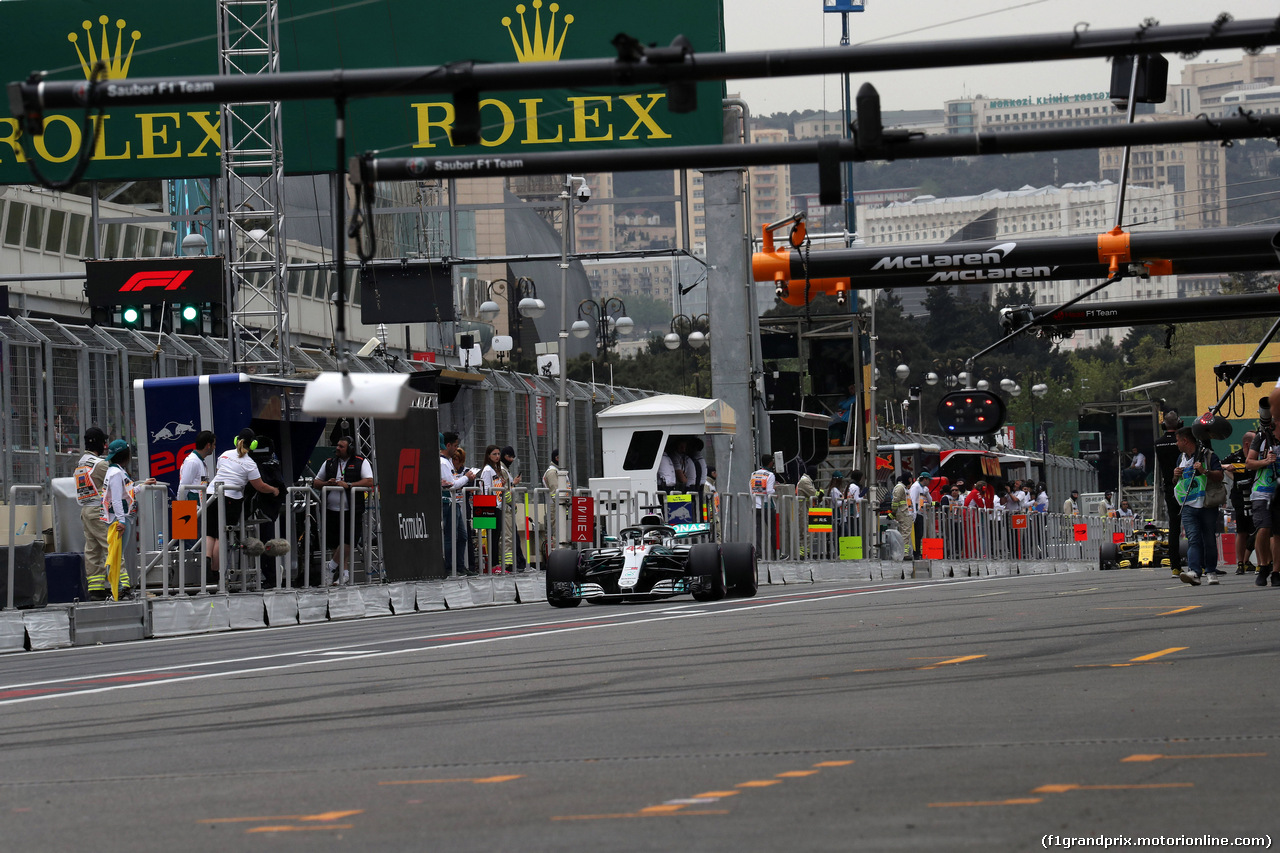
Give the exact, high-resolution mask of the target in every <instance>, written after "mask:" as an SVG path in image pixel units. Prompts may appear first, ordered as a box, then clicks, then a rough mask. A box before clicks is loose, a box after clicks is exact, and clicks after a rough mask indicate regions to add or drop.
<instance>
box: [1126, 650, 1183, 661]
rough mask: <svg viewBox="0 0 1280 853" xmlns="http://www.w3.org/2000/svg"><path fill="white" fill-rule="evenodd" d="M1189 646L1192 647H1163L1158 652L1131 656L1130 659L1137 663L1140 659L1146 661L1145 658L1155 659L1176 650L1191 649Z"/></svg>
mask: <svg viewBox="0 0 1280 853" xmlns="http://www.w3.org/2000/svg"><path fill="white" fill-rule="evenodd" d="M1189 648H1190V646H1174V647H1173V648H1171V649H1161V650H1160V651H1158V652H1152V653H1151V654H1149V655H1141V656H1139V657H1136V658H1129V660H1130V661H1131V662H1135V663H1136V662H1138V661H1144V660H1155V659H1156V658H1158V657H1162V656H1164V655H1168V654H1173V653H1174V652H1183V651H1186V650H1187V649H1189Z"/></svg>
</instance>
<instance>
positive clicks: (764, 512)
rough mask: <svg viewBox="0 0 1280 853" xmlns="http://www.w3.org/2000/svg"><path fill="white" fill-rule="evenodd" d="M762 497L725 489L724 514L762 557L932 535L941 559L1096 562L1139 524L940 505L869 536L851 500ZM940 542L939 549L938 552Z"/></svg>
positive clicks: (727, 526)
mask: <svg viewBox="0 0 1280 853" xmlns="http://www.w3.org/2000/svg"><path fill="white" fill-rule="evenodd" d="M758 502H759V504H760V506H759V507H757V506H756V504H757V497H756V496H754V495H750V494H735V495H722V496H721V497H720V517H721V520H722V523H723V535H722V538H723V541H726V542H729V541H743V542H746V541H749V542H752V543H754V544H755V546H756V550H757V552H758V553H759V554H760V559H762V560H777V561H799V560H839V559H905V558H907V557H909V556H910V555H913V554H914V555H916V556H917V557H920V556H921V555H922V554H923V551H924V549H923V547H922V545H923V543H922V540H924V539H929V540H937V541H935V542H931V543H929V545H930V546H931V548H930V553H931V554H934V558H936V559H945V560H963V559H986V560H1028V561H1031V560H1085V561H1097V560H1098V557H1099V553H1098V548H1099V546H1100V545H1102V544H1103V543H1107V542H1111V541H1113V536H1114V534H1116V533H1123V534H1125V535H1126V536H1127V535H1128V534H1129V533H1130V532H1132V531H1133V519H1129V518H1104V517H1099V516H1064V515H1058V514H1054V513H1026V514H1017V515H1015V514H1007V513H998V512H993V511H992V510H988V509H982V508H976V507H955V508H952V507H939V506H935V507H929V508H927V509H926V510H925V511H924V512H923V513H921V514H919V516H918V517H917V518H913V519H912V520H911V523H910V525H909V526H908V527H907V529H906V531H905V533H906V535H905V536H903V537H901V538H900V535H901V534H900V532H899V531H898V526H897V524H896V521H895V520H894V519H893V518H879V519H877V520H876V522H875V526H874V528H873V529H872V530H871V531H870V532H871V535H870V537H868V536H864V535H863V528H864V525H865V522H864V521H863V520H861V519H860V518H859V517H858V515H857V514H856V513H853V512H851V511H849V510H850V508H849V507H848V506H847V505H842V506H840V507H828V506H827V505H826V504H825V503H824V502H822V501H819V500H815V499H811V498H804V497H797V496H795V495H776V496H774V497H772V498H762V499H759V501H758ZM828 509H829V510H830V514H829V515H828V514H826V513H825V512H819V513H815V514H813V515H812V516H811V515H810V510H828ZM1015 518H1017V519H1018V520H1017V521H1015ZM1015 523H1016V524H1019V525H1024V524H1025V526H1016V527H1015ZM828 526H829V528H830V529H829V530H828V529H824V528H826V527H828ZM890 531H893V532H890ZM854 539H856V540H858V541H851V540H854ZM841 540H844V541H843V542H842V541H841ZM842 545H843V546H844V547H843V549H842ZM935 547H937V548H939V549H940V550H938V551H937V552H934V551H933V548H935Z"/></svg>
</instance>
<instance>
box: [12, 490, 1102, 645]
mask: <svg viewBox="0 0 1280 853" xmlns="http://www.w3.org/2000/svg"><path fill="white" fill-rule="evenodd" d="M295 488H296V492H295V489H291V490H290V492H291V495H290V497H291V500H292V503H293V505H294V506H300V507H301V508H302V509H303V512H302V515H303V521H302V524H300V525H298V526H296V527H295V526H294V525H292V524H290V523H288V522H287V520H286V522H285V524H284V525H283V526H284V527H285V528H286V533H285V535H286V537H287V538H288V539H289V540H290V541H292V542H298V541H299V540H301V541H303V542H308V541H310V537H309V535H308V531H307V527H306V525H307V521H306V519H309V518H312V517H313V512H312V511H313V510H314V509H317V508H318V507H316V506H315V505H316V504H318V503H319V495H318V494H316V493H314V492H311V491H310V490H308V489H305V488H301V487H295ZM464 492H465V494H463V495H462V496H461V498H459V500H461V499H463V498H467V499H469V496H472V495H475V494H480V493H483V490H481V489H478V488H473V489H470V490H464ZM589 494H590V493H589V492H586V491H577V492H574V493H573V494H570V493H567V492H565V493H561V494H558V495H553V494H551V493H549V492H548V491H547V490H546V489H526V488H516V489H514V490H513V492H512V496H511V502H510V506H511V507H512V509H513V514H514V516H515V518H516V519H517V523H516V524H515V525H513V526H514V528H515V533H516V535H515V536H514V537H513V543H518V544H519V545H520V546H521V547H524V548H525V549H526V552H525V553H526V558H527V563H526V571H525V572H524V573H514V574H506V573H501V574H481V573H479V572H480V569H481V568H482V564H481V563H480V562H479V557H480V556H483V555H486V554H492V553H494V551H493V550H492V549H493V548H495V547H498V548H501V542H502V540H501V537H500V535H499V534H498V533H497V532H495V531H496V528H492V529H490V528H480V529H479V530H476V531H475V532H476V533H478V534H480V535H479V536H478V537H476V540H477V541H471V542H469V543H468V548H473V547H474V548H475V549H476V551H475V552H474V553H475V555H476V558H477V562H476V563H475V568H476V570H477V574H475V575H469V574H467V570H468V568H469V567H471V566H472V563H471V562H470V559H471V556H470V553H468V554H467V555H466V556H465V557H464V558H463V562H462V563H461V571H459V565H458V564H454V565H452V566H451V567H450V569H451V574H450V576H449V577H447V578H445V579H443V580H430V581H407V582H390V583H387V582H383V581H381V580H379V579H378V578H377V577H374V579H373V580H372V581H371V582H369V581H366V582H363V583H360V582H356V581H355V580H353V579H350V578H349V579H348V580H347V581H346V582H344V583H339V584H337V585H334V586H327V587H310V586H301V587H290V586H289V583H290V578H291V576H292V578H297V579H301V580H302V582H303V583H307V582H308V581H310V580H311V578H309V577H308V575H307V567H308V566H310V565H313V564H314V563H315V562H317V561H318V560H319V559H320V557H321V554H320V553H319V551H318V549H314V548H311V547H304V548H302V549H300V551H294V552H291V555H290V557H289V558H288V559H282V560H281V561H280V562H281V564H282V565H281V569H282V571H281V572H280V577H279V580H280V581H281V583H280V585H279V587H278V588H276V589H269V590H262V589H259V590H249V591H243V592H236V591H228V590H227V587H226V585H225V580H224V581H223V583H221V584H219V586H220V588H219V589H217V590H216V591H212V592H210V591H202V592H197V594H195V595H191V594H189V593H188V592H187V591H186V587H187V585H186V584H184V583H183V582H182V581H181V580H179V581H178V582H177V583H174V584H169V583H166V581H167V580H168V579H169V578H170V572H169V571H164V570H161V571H159V572H148V580H149V581H150V582H151V583H150V584H149V586H148V587H147V590H146V597H145V598H139V599H138V600H134V601H121V602H76V603H73V604H66V605H50V606H47V607H43V608H34V609H26V610H15V609H13V608H12V607H10V608H6V609H5V610H3V611H0V652H8V651H21V650H42V649H56V648H65V647H69V646H79V645H94V644H98V643H107V642H119V641H124V640H135V639H143V638H147V637H174V636H182V635H188V634H203V633H213V632H221V631H238V630H250V629H262V628H271V627H278V626H281V625H298V624H309V623H317V622H325V621H338V620H349V619H365V618H374V617H380V616H397V615H404V614H408V613H413V612H418V613H429V612H438V611H445V610H460V609H467V608H472V607H489V606H499V605H510V604H529V603H537V602H544V601H545V600H546V582H545V576H544V575H543V574H542V573H541V568H542V559H541V556H540V555H542V554H543V553H545V549H547V548H551V547H553V546H554V545H555V544H556V540H557V539H558V538H559V533H564V534H565V535H566V536H567V535H568V534H569V525H568V523H567V519H568V506H569V503H570V499H571V497H575V496H578V497H581V496H587V495H589ZM16 497H17V493H15V494H14V495H12V496H11V503H12V502H13V498H16ZM593 497H594V498H595V506H596V512H597V531H596V532H597V539H599V538H601V537H602V536H603V535H605V533H606V532H608V533H615V532H617V530H620V529H621V528H622V527H625V526H627V525H630V524H637V523H639V521H640V519H641V517H643V516H644V515H647V514H650V513H652V512H653V511H654V509H655V507H659V506H660V504H661V495H659V494H653V493H645V492H637V493H634V494H631V493H626V492H620V493H618V494H610V493H607V492H601V493H597V494H595V495H593ZM162 498H163V496H162V495H158V494H157V495H156V496H155V500H156V502H157V505H158V506H160V507H162V508H163V509H164V511H166V512H167V503H166V502H165V501H164V500H163V499H162ZM526 500H527V504H526ZM762 504H763V505H762V506H761V508H760V509H758V510H757V509H756V507H755V500H754V497H753V496H751V495H721V496H719V499H718V500H716V501H714V502H709V504H708V506H709V515H710V518H709V520H710V521H711V522H712V527H713V530H714V531H715V534H716V538H717V539H719V540H720V541H725V542H731V541H748V542H749V541H758V543H759V545H758V548H759V552H760V554H761V555H762V559H761V561H760V563H759V567H758V572H757V576H758V581H759V583H760V584H772V585H780V584H812V583H819V582H829V581H853V582H876V581H903V580H922V581H923V580H932V579H942V578H962V577H993V576H995V577H998V576H1009V575H1022V574H1046V573H1055V572H1077V571H1088V570H1096V569H1097V568H1098V562H1099V561H1098V545H1099V544H1100V543H1101V542H1103V541H1110V536H1111V534H1112V533H1113V532H1115V531H1116V530H1118V529H1121V528H1123V527H1124V525H1123V524H1122V523H1121V520H1117V519H1102V518H1080V517H1070V518H1067V517H1061V516H1056V517H1055V516H1042V517H1041V519H1039V520H1037V521H1035V522H1034V523H1035V525H1036V526H1030V525H1029V526H1028V527H1027V528H1023V529H1017V530H1015V529H1014V528H1012V526H1011V524H1012V522H1011V520H1010V519H1008V518H1004V517H999V516H996V515H994V514H990V513H989V512H988V514H987V515H985V516H984V515H983V513H984V512H987V511H984V510H972V509H971V510H968V511H964V512H961V511H955V512H952V513H949V514H948V513H946V512H926V513H924V514H923V517H922V521H921V524H922V526H923V528H924V529H925V531H926V532H928V533H935V532H936V533H938V534H939V536H937V537H932V536H931V537H929V538H940V539H942V540H943V542H942V549H943V557H942V558H941V559H930V560H926V559H919V560H904V559H902V558H898V557H888V558H881V557H880V556H879V554H878V553H877V547H878V548H879V549H881V550H883V548H886V547H887V548H889V549H893V548H896V547H901V543H900V540H896V541H895V540H894V538H893V536H889V535H887V534H886V536H885V537H884V538H885V539H887V540H888V541H887V542H882V543H880V544H879V545H878V546H877V543H871V544H872V546H873V547H869V548H864V549H863V553H862V555H861V558H852V557H850V550H849V549H848V548H847V547H845V549H844V553H845V555H846V557H850V558H847V559H839V557H840V554H841V547H840V542H839V539H840V537H841V535H844V536H850V535H853V534H854V533H856V532H857V530H858V527H857V522H856V520H854V519H846V518H841V517H840V516H836V517H835V518H834V520H833V521H832V522H831V523H832V530H831V531H830V532H826V531H822V530H818V531H811V530H810V529H809V528H810V521H811V517H810V515H809V512H808V510H809V509H811V508H812V507H813V505H812V503H811V502H809V501H807V500H806V499H804V498H793V497H784V498H782V499H778V500H775V501H772V502H766V501H762ZM526 505H527V507H528V508H527V509H526ZM144 506H145V503H144ZM462 506H464V505H462V504H460V503H459V505H458V507H457V508H461V507H462ZM465 506H468V507H469V506H470V503H468V504H466V505H465ZM157 511H158V510H157ZM471 511H472V512H473V513H474V509H472V510H471ZM446 512H448V510H446ZM457 515H458V516H459V517H460V518H465V517H466V516H465V515H462V513H461V512H459V513H457ZM366 516H367V513H366ZM817 519H818V525H817V526H818V527H819V528H821V527H822V526H823V521H824V516H823V515H821V514H820V515H818V516H817ZM157 521H159V520H158V519H157ZM353 521H354V519H352V518H351V517H350V516H344V517H343V519H342V523H343V525H344V528H345V532H346V533H347V534H348V535H349V534H350V532H351V530H352V528H351V527H350V526H349V525H350V524H351V523H352V522H353ZM445 522H446V525H447V516H446V518H445ZM1077 524H1083V525H1084V528H1083V532H1084V534H1085V539H1084V540H1077V539H1076V537H1077V535H1079V533H1078V528H1077V527H1076V525H1077ZM156 526H157V527H159V528H160V529H161V533H160V535H162V536H163V535H165V534H166V533H167V532H168V529H167V527H165V526H164V524H163V522H160V523H158V524H157V525H156ZM953 530H954V532H953ZM1068 531H1069V532H1070V533H1069V539H1068V538H1067V537H1068ZM205 532H207V531H206V530H204V529H201V531H200V533H201V534H204V533H205ZM446 532H448V531H447V530H446ZM970 534H972V535H970ZM756 536H758V537H759V540H755V539H754V537H756ZM984 536H985V538H984ZM316 538H317V539H319V537H318V536H317V537H316ZM137 539H138V542H137V545H138V550H137V552H136V553H135V554H133V557H134V559H135V560H137V561H139V562H140V563H141V564H142V565H143V566H145V567H147V568H149V569H152V570H154V569H156V568H159V567H161V566H164V564H165V557H166V554H167V556H168V557H169V558H170V559H172V560H173V562H174V563H177V564H178V565H179V566H181V565H184V559H183V557H182V556H180V553H181V550H182V548H183V547H184V546H175V543H173V542H172V541H169V542H166V543H165V546H166V547H164V548H162V549H159V552H157V551H155V550H149V549H147V548H146V547H145V544H144V543H142V542H141V541H140V540H141V537H137ZM365 541H366V542H367V541H368V540H367V538H366V540H365ZM984 543H985V546H986V550H982V548H983V545H984ZM590 544H592V543H578V544H570V545H569V547H587V546H588V545H590ZM844 544H845V545H846V546H847V545H848V543H847V542H846V543H844ZM780 546H781V547H780ZM486 548H487V549H489V550H488V551H486V550H484V549H486ZM787 549H789V552H788V550H787ZM366 559H367V558H366ZM251 565H252V564H251ZM286 566H287V567H288V571H285V570H283V569H284V568H285V567H286ZM176 568H177V567H176V566H175V569H176ZM253 569H254V571H253V574H257V573H258V567H257V566H256V565H254V566H253ZM153 573H154V575H155V577H152V574H153ZM174 573H175V574H177V572H174ZM10 588H12V584H10ZM203 589H208V588H203Z"/></svg>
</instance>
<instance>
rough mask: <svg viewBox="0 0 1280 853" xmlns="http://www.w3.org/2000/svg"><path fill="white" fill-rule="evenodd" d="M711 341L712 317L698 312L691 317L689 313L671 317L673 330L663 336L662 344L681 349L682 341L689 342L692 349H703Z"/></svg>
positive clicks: (669, 347) (672, 348) (671, 348)
mask: <svg viewBox="0 0 1280 853" xmlns="http://www.w3.org/2000/svg"><path fill="white" fill-rule="evenodd" d="M710 341H711V318H710V317H708V316H707V315H706V314H698V315H696V316H694V317H690V316H689V315H687V314H677V315H676V316H674V317H672V318H671V331H670V332H668V333H667V334H666V335H665V336H663V338H662V344H663V346H665V347H666V348H667V349H670V350H674V349H679V348H680V345H681V344H682V343H685V342H687V343H688V344H689V347H690V349H695V350H696V349H701V348H702V347H704V346H706V345H707V344H708V343H709V342H710Z"/></svg>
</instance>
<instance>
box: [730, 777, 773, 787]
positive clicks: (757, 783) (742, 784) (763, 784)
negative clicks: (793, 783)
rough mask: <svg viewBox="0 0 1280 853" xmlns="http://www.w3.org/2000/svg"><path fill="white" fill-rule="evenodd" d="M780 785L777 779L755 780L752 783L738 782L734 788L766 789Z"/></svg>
mask: <svg viewBox="0 0 1280 853" xmlns="http://www.w3.org/2000/svg"><path fill="white" fill-rule="evenodd" d="M780 784H782V783H781V782H779V781H778V780H777V779H756V780H755V781H753V782H740V783H739V784H738V785H737V786H736V787H739V788H767V787H769V786H770V785H780Z"/></svg>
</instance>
